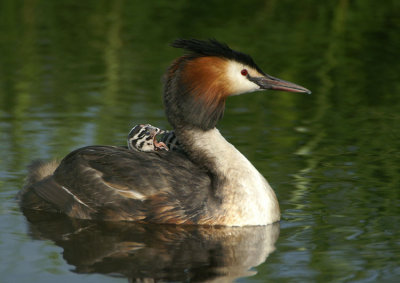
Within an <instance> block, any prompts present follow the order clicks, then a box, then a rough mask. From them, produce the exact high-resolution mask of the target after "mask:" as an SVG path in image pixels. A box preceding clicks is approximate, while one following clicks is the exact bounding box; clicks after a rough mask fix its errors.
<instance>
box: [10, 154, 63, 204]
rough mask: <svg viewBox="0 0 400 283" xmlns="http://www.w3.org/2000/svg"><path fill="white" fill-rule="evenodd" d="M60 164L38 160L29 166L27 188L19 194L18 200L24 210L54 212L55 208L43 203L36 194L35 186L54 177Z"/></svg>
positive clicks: (54, 161)
mask: <svg viewBox="0 0 400 283" xmlns="http://www.w3.org/2000/svg"><path fill="white" fill-rule="evenodd" d="M58 165H59V162H58V161H56V160H52V161H43V160H36V161H34V162H32V163H31V164H30V165H29V166H28V170H29V172H28V176H27V178H26V180H25V186H24V187H23V189H22V190H21V191H20V192H19V193H18V196H17V199H18V200H19V202H20V205H21V207H22V208H28V209H37V210H47V211H54V206H52V205H50V204H49V203H48V202H45V201H43V199H41V198H40V197H39V196H38V195H37V194H36V192H35V190H34V185H35V184H38V183H39V182H41V181H43V180H44V179H46V178H48V177H50V176H51V175H53V173H54V171H55V170H56V169H57V167H58Z"/></svg>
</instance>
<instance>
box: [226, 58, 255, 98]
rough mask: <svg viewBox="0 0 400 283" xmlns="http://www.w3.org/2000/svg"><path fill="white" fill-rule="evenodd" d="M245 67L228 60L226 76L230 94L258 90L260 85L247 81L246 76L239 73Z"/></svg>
mask: <svg viewBox="0 0 400 283" xmlns="http://www.w3.org/2000/svg"><path fill="white" fill-rule="evenodd" d="M244 68H245V67H244V66H243V65H242V64H239V63H237V62H230V64H228V72H227V73H228V77H229V82H230V88H231V92H232V93H231V95H239V94H242V93H246V92H253V91H257V90H260V87H259V86H258V85H256V84H255V83H253V82H251V81H249V80H248V79H247V78H246V76H243V75H242V74H241V71H242V70H243V69H244Z"/></svg>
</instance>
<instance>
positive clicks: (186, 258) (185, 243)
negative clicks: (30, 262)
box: [24, 211, 279, 282]
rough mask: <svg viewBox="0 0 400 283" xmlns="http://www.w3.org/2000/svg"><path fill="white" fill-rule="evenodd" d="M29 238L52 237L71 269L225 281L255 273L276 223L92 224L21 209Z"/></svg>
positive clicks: (137, 276) (276, 231) (267, 250)
mask: <svg viewBox="0 0 400 283" xmlns="http://www.w3.org/2000/svg"><path fill="white" fill-rule="evenodd" d="M24 214H25V216H26V217H27V219H28V223H29V233H30V236H31V237H32V238H34V239H42V240H52V241H53V242H54V243H55V244H56V245H57V246H60V247H61V248H62V249H63V257H64V259H65V261H66V262H67V263H68V264H70V265H73V266H75V268H74V270H73V271H74V272H76V273H101V274H108V275H111V276H118V277H121V276H123V277H127V278H129V280H130V281H133V282H135V281H139V282H141V281H145V282H154V281H191V282H204V281H208V282H209V281H216V282H220V281H226V282H230V281H232V280H234V279H236V278H239V277H245V276H251V275H254V274H255V273H256V271H254V270H250V269H251V268H252V267H255V266H258V265H260V264H261V263H263V262H264V261H265V260H266V259H267V257H268V255H269V254H270V253H271V252H273V251H274V249H275V246H274V245H275V242H276V240H277V239H278V236H279V224H274V225H268V226H257V227H243V228H226V227H196V226H184V227H183V226H173V225H148V224H147V225H144V224H136V223H129V222H118V223H115V222H93V221H82V220H76V219H70V218H68V217H65V216H62V215H55V214H48V213H39V212H32V211H24Z"/></svg>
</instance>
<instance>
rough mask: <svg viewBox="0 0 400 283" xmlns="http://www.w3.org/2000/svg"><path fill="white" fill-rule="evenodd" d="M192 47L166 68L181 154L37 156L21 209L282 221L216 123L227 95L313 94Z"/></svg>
mask: <svg viewBox="0 0 400 283" xmlns="http://www.w3.org/2000/svg"><path fill="white" fill-rule="evenodd" d="M172 46H174V47H177V48H184V49H186V50H187V51H188V53H187V54H186V55H184V56H182V57H180V58H178V59H177V60H176V61H175V62H173V63H172V65H171V66H170V67H169V69H168V71H167V74H166V81H165V88H164V104H165V108H166V115H167V117H168V120H169V122H170V123H171V125H172V127H173V128H174V131H175V135H176V137H177V139H178V140H179V142H180V146H181V147H182V149H183V150H184V152H185V153H184V154H181V153H179V152H173V151H156V152H140V151H132V150H128V149H125V148H121V147H114V146H88V147H83V148H80V149H77V150H75V151H73V152H71V153H70V154H68V155H67V156H66V157H65V158H64V159H63V160H62V161H61V163H60V164H57V163H56V162H49V163H45V162H36V163H34V164H32V165H31V167H30V172H29V175H28V178H27V183H26V186H25V187H24V189H23V190H22V191H21V193H20V199H21V206H22V207H23V208H29V209H40V210H46V211H58V212H60V213H65V214H67V215H69V216H70V217H76V218H82V219H99V220H128V221H138V222H143V223H173V224H198V225H226V226H244V225H266V224H270V223H273V222H276V221H279V219H280V211H279V204H278V201H277V199H276V196H275V193H274V191H273V190H272V188H271V187H270V186H269V184H268V182H267V181H266V180H265V179H264V178H263V177H262V176H261V174H260V173H259V172H258V171H257V170H256V169H255V168H254V166H253V165H252V164H251V163H250V162H249V161H248V160H247V159H246V157H244V156H243V155H242V154H241V153H240V152H239V151H238V150H237V149H236V148H235V147H234V146H233V145H231V144H230V143H228V142H227V141H226V140H225V139H224V138H223V136H222V135H221V134H220V132H219V131H218V130H217V129H216V128H215V126H216V124H217V122H218V120H220V119H221V118H222V115H223V112H224V108H225V100H226V98H227V97H228V96H231V95H238V94H242V93H246V92H253V91H258V90H266V89H275V90H285V91H291V92H303V93H310V91H309V90H307V89H305V88H303V87H301V86H299V85H296V84H293V83H290V82H286V81H283V80H280V79H276V78H273V77H271V76H269V75H267V74H265V73H264V72H263V71H262V70H261V69H260V68H259V67H258V66H257V65H256V64H255V63H254V61H253V60H252V59H251V57H250V56H248V55H246V54H243V53H240V52H237V51H234V50H232V49H230V48H229V47H228V46H227V45H225V44H222V43H219V42H217V41H215V40H210V41H201V40H194V39H193V40H176V41H175V42H174V43H173V45H172Z"/></svg>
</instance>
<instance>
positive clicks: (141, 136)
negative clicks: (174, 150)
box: [127, 124, 169, 152]
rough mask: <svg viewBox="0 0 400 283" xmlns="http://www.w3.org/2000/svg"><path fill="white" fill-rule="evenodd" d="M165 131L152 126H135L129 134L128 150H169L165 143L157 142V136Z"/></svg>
mask: <svg viewBox="0 0 400 283" xmlns="http://www.w3.org/2000/svg"><path fill="white" fill-rule="evenodd" d="M163 133H164V131H163V130H161V129H160V128H157V127H154V126H152V125H150V124H144V125H142V124H141V125H135V126H134V127H133V128H132V129H131V131H130V132H129V134H128V140H127V143H128V148H129V149H131V150H137V151H144V152H149V151H157V150H167V151H168V150H169V148H168V146H167V145H166V144H165V143H164V142H162V141H161V142H159V141H157V135H158V134H163Z"/></svg>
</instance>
